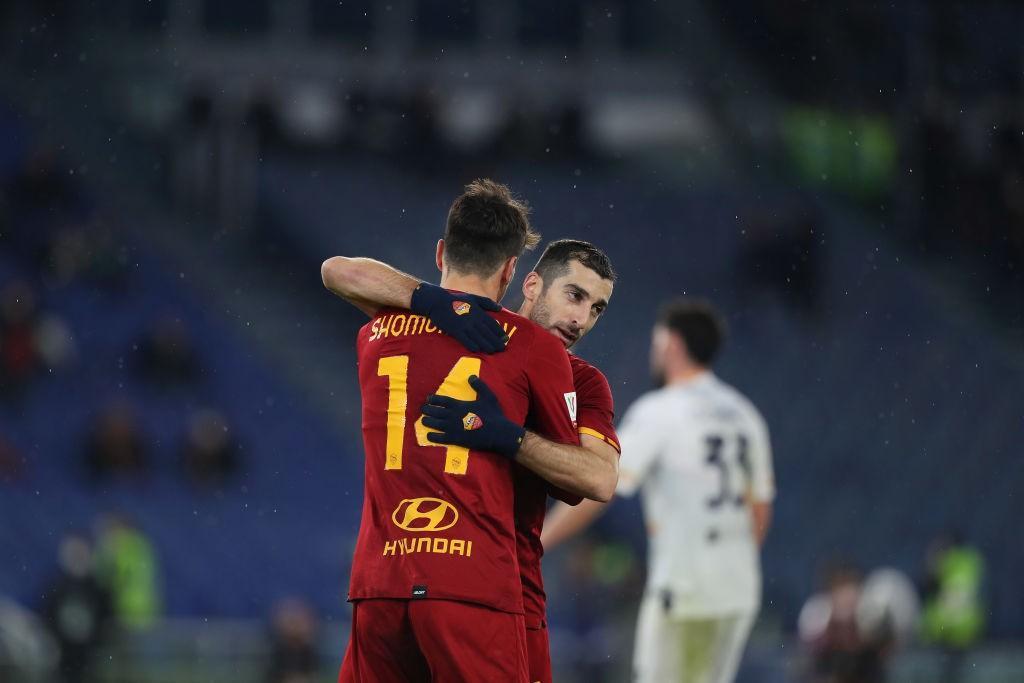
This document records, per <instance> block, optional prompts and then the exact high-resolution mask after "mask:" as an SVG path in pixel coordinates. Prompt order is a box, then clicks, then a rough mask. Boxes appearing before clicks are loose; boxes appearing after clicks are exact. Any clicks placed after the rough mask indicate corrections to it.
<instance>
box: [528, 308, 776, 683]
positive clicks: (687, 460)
mask: <svg viewBox="0 0 1024 683" xmlns="http://www.w3.org/2000/svg"><path fill="white" fill-rule="evenodd" d="M723 336H724V333H723V325H722V323H721V321H720V319H719V317H718V315H717V314H716V313H715V311H714V310H713V309H712V308H711V307H710V306H709V305H708V304H706V303H704V302H702V301H699V300H694V299H687V298H682V299H678V300H674V301H671V302H669V303H667V304H666V305H665V306H663V308H662V309H661V312H660V313H659V316H658V321H657V323H656V324H655V326H654V331H653V334H652V340H651V370H652V372H653V374H654V377H655V379H656V380H657V381H658V383H659V385H660V386H661V388H659V389H656V390H654V391H650V392H648V393H646V394H644V395H643V396H641V397H640V398H639V399H637V400H636V402H635V403H633V405H632V406H630V408H629V410H628V411H627V412H626V414H625V416H624V417H623V419H622V423H621V426H620V427H619V429H618V433H619V438H620V445H621V446H622V460H621V464H620V470H619V483H618V487H617V488H616V494H617V495H620V496H632V495H633V494H634V493H636V492H637V491H638V490H639V491H640V492H641V497H642V501H643V511H644V520H645V523H646V527H647V533H648V576H647V586H646V590H645V591H644V597H643V601H642V602H641V606H640V615H639V618H638V621H637V628H636V644H635V646H634V652H633V675H634V680H635V681H638V682H640V683H668V682H675V681H680V682H683V683H730V682H731V681H732V680H733V679H734V678H735V676H736V670H737V669H738V668H739V663H740V659H741V658H742V654H743V648H744V646H745V644H746V641H747V637H748V635H749V634H750V628H751V626H752V625H753V622H754V619H755V617H756V616H757V612H758V609H759V608H760V604H761V563H760V546H761V543H762V542H763V541H764V537H765V534H766V533H767V530H768V525H769V522H770V519H771V505H772V499H773V498H774V495H775V484H774V477H773V474H772V456H771V444H770V443H769V438H768V428H767V426H766V425H765V422H764V419H763V418H762V417H761V414H760V413H759V412H758V410H757V408H755V407H754V405H753V404H752V403H751V402H750V401H749V400H747V398H746V397H744V396H743V395H742V394H741V393H740V392H739V391H737V390H736V389H734V388H733V387H731V386H729V385H728V384H726V383H725V382H723V381H722V380H720V379H718V378H717V377H716V376H715V375H714V373H713V372H712V371H711V364H712V362H713V361H714V358H715V356H716V354H717V352H718V350H719V348H720V346H721V343H722V339H723ZM604 508H605V504H602V503H596V502H594V501H584V502H583V504H581V505H579V506H577V507H570V506H568V505H565V504H564V503H560V504H559V505H558V506H556V507H555V508H554V509H552V511H551V512H550V513H549V514H548V517H547V521H546V523H545V526H544V532H543V534H542V536H541V539H542V541H543V542H544V545H545V547H546V548H547V549H550V548H551V547H553V546H555V545H557V544H559V543H561V542H562V541H564V540H565V539H567V538H569V537H570V536H573V535H574V534H576V533H578V532H579V531H581V530H582V529H583V528H585V527H586V526H587V525H588V524H589V523H590V522H591V521H593V520H594V519H595V518H596V517H597V516H598V515H600V514H601V512H602V511H603V510H604Z"/></svg>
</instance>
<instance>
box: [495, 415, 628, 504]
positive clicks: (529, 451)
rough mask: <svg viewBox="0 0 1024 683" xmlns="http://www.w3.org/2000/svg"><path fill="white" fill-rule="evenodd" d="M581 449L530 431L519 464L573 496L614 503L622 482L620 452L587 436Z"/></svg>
mask: <svg viewBox="0 0 1024 683" xmlns="http://www.w3.org/2000/svg"><path fill="white" fill-rule="evenodd" d="M580 444H581V445H580V446H572V445H569V444H561V443H555V442H554V441H549V440H547V439H545V438H544V437H542V436H539V435H537V434H535V433H533V432H531V431H527V432H526V436H525V437H523V443H522V445H521V446H520V447H519V452H518V453H516V458H515V459H516V462H518V463H519V464H520V465H522V466H523V467H526V468H528V469H530V470H532V471H533V472H535V473H536V474H537V475H539V476H540V477H541V478H542V479H545V480H547V481H548V482H549V483H551V484H554V485H555V486H557V487H558V488H560V489H563V490H564V491H567V492H569V493H573V494H576V495H578V496H582V497H584V498H589V499H590V500H595V501H598V502H602V503H604V502H607V501H609V500H611V497H612V494H614V493H615V484H616V482H617V481H618V479H619V453H618V451H616V450H615V448H613V447H612V446H611V445H609V444H608V443H606V442H605V441H602V440H601V439H598V438H595V437H593V436H589V435H587V434H584V435H583V436H582V437H581V439H580Z"/></svg>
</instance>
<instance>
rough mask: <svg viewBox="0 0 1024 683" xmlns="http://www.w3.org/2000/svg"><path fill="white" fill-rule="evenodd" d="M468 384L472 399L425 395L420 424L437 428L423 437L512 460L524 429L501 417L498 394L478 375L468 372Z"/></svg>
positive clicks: (521, 441)
mask: <svg viewBox="0 0 1024 683" xmlns="http://www.w3.org/2000/svg"><path fill="white" fill-rule="evenodd" d="M469 385H470V386H471V387H473V388H474V389H476V400H475V401H460V400H458V399H454V398H451V397H448V396H437V395H436V394H435V395H432V396H428V397H427V402H426V403H424V404H423V407H422V408H421V410H422V412H423V416H424V417H423V426H425V427H430V428H431V429H437V430H438V431H437V432H427V438H428V439H430V440H431V441H433V442H434V443H440V444H445V445H449V446H465V447H466V448H471V449H473V450H475V451H489V452H491V453H497V454H498V455H503V456H505V457H506V458H510V459H512V460H514V459H515V457H516V453H518V452H519V447H520V446H521V445H522V443H523V437H524V436H526V430H525V429H523V428H522V426H520V425H517V424H516V423H515V422H512V421H511V420H509V419H508V418H507V417H505V413H503V412H502V410H501V405H500V404H499V403H498V397H497V396H495V395H494V392H492V391H491V389H490V387H488V386H487V385H486V384H485V383H484V381H483V380H482V379H480V378H479V377H477V376H476V375H471V376H470V377H469Z"/></svg>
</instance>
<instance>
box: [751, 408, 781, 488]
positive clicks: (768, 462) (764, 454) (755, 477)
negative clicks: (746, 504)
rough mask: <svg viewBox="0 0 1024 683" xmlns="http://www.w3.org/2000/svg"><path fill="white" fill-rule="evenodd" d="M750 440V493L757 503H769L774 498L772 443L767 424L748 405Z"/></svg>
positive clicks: (756, 411)
mask: <svg viewBox="0 0 1024 683" xmlns="http://www.w3.org/2000/svg"><path fill="white" fill-rule="evenodd" d="M750 412H751V415H750V420H751V424H752V428H751V440H750V446H749V448H750V452H749V453H750V466H751V488H752V490H751V495H752V496H753V498H754V500H755V501H757V502H759V503H770V502H771V501H772V500H773V499H774V498H775V471H774V468H773V466H772V444H771V439H770V438H769V435H768V425H767V423H765V421H764V418H763V417H762V416H761V413H760V412H758V410H757V408H754V407H753V406H751V407H750Z"/></svg>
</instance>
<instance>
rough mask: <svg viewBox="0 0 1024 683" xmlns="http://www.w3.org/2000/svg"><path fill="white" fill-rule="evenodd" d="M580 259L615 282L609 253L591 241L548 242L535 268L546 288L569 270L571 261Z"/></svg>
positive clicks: (602, 275) (599, 273) (606, 278)
mask: <svg viewBox="0 0 1024 683" xmlns="http://www.w3.org/2000/svg"><path fill="white" fill-rule="evenodd" d="M570 261H579V262H580V265H581V266H584V267H585V268H590V269H591V270H592V271H594V272H595V273H597V274H598V275H600V276H601V277H602V278H604V279H605V280H611V281H612V282H615V278H616V277H617V276H616V275H615V271H614V270H612V262H611V260H610V259H609V258H608V255H607V254H605V253H604V252H603V251H601V250H600V249H598V248H597V247H595V246H594V245H593V244H591V243H590V242H584V241H583V240H555V241H554V242H551V243H550V244H548V246H547V247H546V248H545V249H544V253H543V254H541V255H540V258H539V259H538V260H537V265H535V266H534V267H533V270H534V271H535V272H536V273H537V274H538V275H540V276H541V278H542V279H543V280H544V288H545V289H546V288H547V287H548V286H549V285H550V284H551V283H552V282H554V281H555V280H557V279H558V278H560V277H562V276H563V275H565V274H566V273H567V272H569V262H570Z"/></svg>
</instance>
